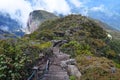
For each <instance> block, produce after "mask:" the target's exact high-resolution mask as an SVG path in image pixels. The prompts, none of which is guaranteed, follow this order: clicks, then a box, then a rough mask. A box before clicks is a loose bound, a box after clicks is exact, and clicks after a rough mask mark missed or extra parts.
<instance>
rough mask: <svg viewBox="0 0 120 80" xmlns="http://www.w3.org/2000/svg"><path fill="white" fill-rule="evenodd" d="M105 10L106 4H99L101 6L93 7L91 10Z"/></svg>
mask: <svg viewBox="0 0 120 80" xmlns="http://www.w3.org/2000/svg"><path fill="white" fill-rule="evenodd" d="M104 10H105V7H104V5H99V6H96V7H92V8H91V11H101V12H103V11H104Z"/></svg>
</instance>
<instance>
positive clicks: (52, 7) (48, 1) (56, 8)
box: [33, 0, 71, 15]
mask: <svg viewBox="0 0 120 80" xmlns="http://www.w3.org/2000/svg"><path fill="white" fill-rule="evenodd" d="M33 8H34V9H43V10H47V11H49V12H57V13H59V14H64V15H66V14H69V13H70V12H71V9H70V7H69V4H68V3H67V1H66V0H34V5H33Z"/></svg>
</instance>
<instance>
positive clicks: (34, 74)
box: [27, 59, 50, 80]
mask: <svg viewBox="0 0 120 80" xmlns="http://www.w3.org/2000/svg"><path fill="white" fill-rule="evenodd" d="M49 63H50V60H49V59H48V60H47V62H46V65H45V68H44V70H43V73H42V75H41V77H40V78H42V77H43V75H44V74H45V73H46V72H48V70H49ZM38 68H39V67H34V68H33V69H34V71H33V72H32V74H31V76H30V77H29V78H28V79H27V80H32V79H33V78H34V77H35V76H36V75H37V76H36V79H35V80H38Z"/></svg>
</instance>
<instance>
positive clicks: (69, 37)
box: [0, 15, 120, 80]
mask: <svg viewBox="0 0 120 80" xmlns="http://www.w3.org/2000/svg"><path fill="white" fill-rule="evenodd" d="M107 34H108V33H107V32H106V31H105V30H104V29H103V28H102V27H101V26H100V25H99V24H97V23H96V22H95V21H94V20H93V19H90V18H87V17H85V16H81V15H68V16H65V17H63V18H58V19H55V20H47V21H45V22H43V23H42V24H41V25H39V28H38V29H37V30H36V31H35V32H33V33H32V34H29V35H25V36H24V37H23V38H20V39H5V40H0V80H26V79H27V78H28V77H29V76H30V74H31V71H32V68H33V66H34V65H36V64H37V63H38V61H39V59H40V57H41V56H40V54H43V55H52V54H50V53H52V52H50V48H51V47H52V45H53V40H56V41H57V40H66V43H63V44H61V45H60V46H59V48H60V50H61V51H62V52H64V53H66V54H69V55H70V57H71V58H75V59H76V61H77V65H76V66H77V67H78V68H79V70H80V72H81V73H82V76H81V80H119V79H120V76H119V74H120V54H119V52H120V41H119V40H116V39H110V38H109V37H108V36H107ZM71 80H75V79H71Z"/></svg>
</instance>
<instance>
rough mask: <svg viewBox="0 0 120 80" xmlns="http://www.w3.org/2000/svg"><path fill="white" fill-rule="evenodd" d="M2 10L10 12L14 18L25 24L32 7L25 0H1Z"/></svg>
mask: <svg viewBox="0 0 120 80" xmlns="http://www.w3.org/2000/svg"><path fill="white" fill-rule="evenodd" d="M0 11H1V12H7V13H9V14H10V15H11V17H12V18H13V19H18V20H19V21H21V22H22V23H23V24H24V26H25V23H26V21H27V18H28V13H29V12H31V11H32V7H31V5H30V3H28V2H27V1H24V0H0Z"/></svg>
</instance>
